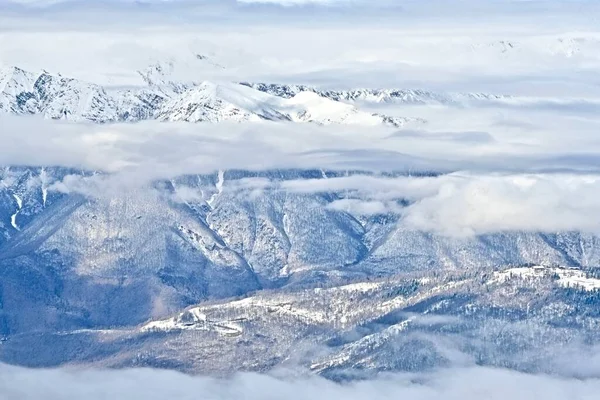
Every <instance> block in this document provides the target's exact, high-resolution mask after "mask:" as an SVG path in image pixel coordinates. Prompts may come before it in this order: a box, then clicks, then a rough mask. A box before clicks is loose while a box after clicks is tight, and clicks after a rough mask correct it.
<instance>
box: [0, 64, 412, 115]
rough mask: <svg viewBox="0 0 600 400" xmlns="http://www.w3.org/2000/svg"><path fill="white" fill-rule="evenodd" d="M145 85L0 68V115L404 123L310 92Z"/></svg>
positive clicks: (227, 85) (212, 85)
mask: <svg viewBox="0 0 600 400" xmlns="http://www.w3.org/2000/svg"><path fill="white" fill-rule="evenodd" d="M147 82H148V83H149V85H148V87H142V88H136V89H126V90H119V89H116V90H115V89H107V88H103V87H101V86H99V85H96V84H93V83H88V82H82V81H79V80H76V79H72V78H66V77H63V76H61V75H52V74H49V73H47V72H42V73H41V74H34V73H31V72H27V71H24V70H22V69H20V68H16V67H10V68H4V69H1V70H0V90H1V91H0V111H4V112H9V113H12V114H18V115H27V114H41V115H43V116H44V118H48V119H61V120H69V121H74V122H95V123H110V122H135V121H141V120H148V119H156V120H159V121H186V122H221V121H237V122H243V121H264V120H267V121H290V122H313V123H318V124H356V125H366V126H370V125H389V126H393V127H400V126H402V125H403V124H404V123H405V122H406V121H408V120H409V119H408V118H397V117H388V116H384V115H379V114H373V113H369V112H364V111H360V110H359V109H357V108H356V107H355V106H353V105H351V104H347V103H342V102H340V101H338V100H341V99H340V98H338V97H339V96H327V95H323V94H321V93H316V92H315V91H311V90H296V92H295V93H294V96H280V95H279V93H277V92H276V91H273V92H271V91H265V90H260V89H261V88H262V87H260V86H259V87H258V88H256V89H255V88H254V87H251V86H248V85H240V84H236V83H213V82H200V83H197V84H188V85H185V84H174V83H165V82H161V84H157V83H156V81H155V80H152V79H150V78H149V77H147ZM294 88H296V87H294Z"/></svg>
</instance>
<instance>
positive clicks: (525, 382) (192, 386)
mask: <svg viewBox="0 0 600 400" xmlns="http://www.w3.org/2000/svg"><path fill="white" fill-rule="evenodd" d="M0 371H1V372H2V374H1V375H0V396H2V397H3V398H5V399H7V400H8V399H21V400H38V399H45V400H59V399H60V400H62V399H72V398H85V399H88V400H100V399H107V398H110V399H115V400H120V399H131V398H143V399H148V400H154V399H156V400H159V399H160V400H162V399H165V398H169V399H171V398H173V399H181V400H188V399H189V400H192V399H194V400H195V399H199V398H205V399H214V400H238V399H246V400H255V399H256V400H259V399H260V400H268V399H273V400H274V399H282V398H284V399H290V400H304V399H334V398H339V399H347V400H366V399H369V400H387V399H398V398H410V399H414V400H434V399H444V400H479V399H481V398H486V399H489V400H504V399H507V398H510V399H514V400H530V399H532V398H535V399H538V398H539V399H545V400H564V399H567V398H568V399H573V400H588V399H592V398H595V396H596V395H597V393H598V391H599V390H600V381H598V380H597V379H588V380H575V379H565V378H558V377H551V376H544V375H539V376H535V375H526V374H522V373H517V372H511V371H505V370H497V369H488V368H482V367H471V368H456V369H450V370H444V371H438V372H435V373H432V374H418V375H391V376H387V377H382V378H381V379H377V380H371V381H364V382H356V383H350V384H336V383H333V382H330V381H326V380H324V379H321V378H318V377H314V376H312V377H311V376H296V377H293V376H292V377H290V376H289V374H287V375H288V376H287V377H275V376H268V375H257V374H240V375H237V376H236V377H233V378H230V379H224V380H220V379H213V378H202V377H190V376H185V375H181V374H177V373H174V372H167V371H152V370H126V371H91V370H90V371H74V370H68V369H64V370H37V371H34V370H25V369H19V368H14V367H9V366H0ZM33 382H35V384H32V383H33Z"/></svg>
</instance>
